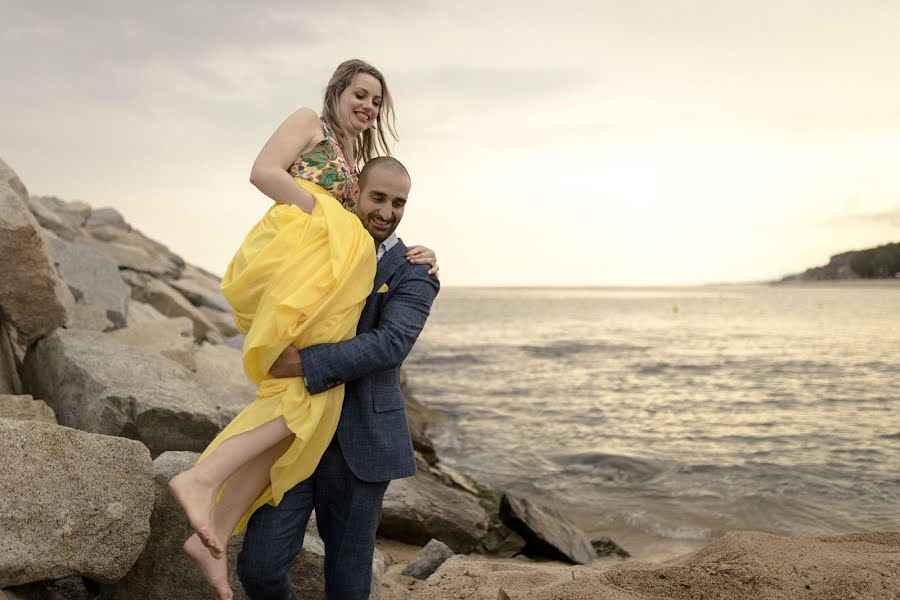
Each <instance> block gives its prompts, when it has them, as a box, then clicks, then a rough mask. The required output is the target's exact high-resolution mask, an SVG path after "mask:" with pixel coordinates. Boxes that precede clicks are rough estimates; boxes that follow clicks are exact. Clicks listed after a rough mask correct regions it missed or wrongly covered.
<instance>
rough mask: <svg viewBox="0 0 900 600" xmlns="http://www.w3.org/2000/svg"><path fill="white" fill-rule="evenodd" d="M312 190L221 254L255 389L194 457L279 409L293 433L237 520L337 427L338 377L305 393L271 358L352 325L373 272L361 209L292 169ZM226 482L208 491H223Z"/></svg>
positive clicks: (273, 498) (302, 473)
mask: <svg viewBox="0 0 900 600" xmlns="http://www.w3.org/2000/svg"><path fill="white" fill-rule="evenodd" d="M295 181H296V182H297V184H298V185H301V186H302V187H304V188H305V189H306V190H308V191H309V192H310V193H312V194H313V195H314V196H315V198H316V206H315V208H314V209H313V211H312V213H311V214H308V213H305V212H303V211H302V210H300V209H299V208H297V207H296V206H291V205H284V204H276V205H274V206H272V207H271V208H270V209H269V210H268V211H267V212H266V214H265V216H264V217H263V218H262V220H261V221H260V222H259V223H257V224H256V225H255V226H254V227H253V229H251V230H250V233H249V234H247V237H246V238H245V239H244V242H243V244H242V245H241V247H240V249H239V250H238V252H237V254H235V256H234V258H233V259H232V261H231V264H229V266H228V269H227V271H226V273H225V277H224V278H223V280H222V293H223V294H224V295H225V298H226V299H227V300H228V302H229V303H230V304H231V306H232V308H233V310H234V316H235V323H236V324H237V326H238V328H239V329H240V330H241V332H243V333H244V334H245V336H246V338H245V340H244V353H243V363H244V371H245V372H246V374H247V377H249V378H250V380H252V381H253V382H254V383H256V384H257V386H258V387H257V393H256V398H255V399H254V400H253V401H252V402H250V404H249V405H248V406H247V407H246V408H245V409H244V410H242V411H241V412H240V413H239V414H238V415H237V416H236V417H235V418H234V419H233V420H232V421H231V422H230V423H229V424H228V425H227V426H226V427H225V429H223V430H222V431H221V432H220V433H219V434H218V435H217V436H216V438H215V439H214V440H213V441H212V442H210V444H209V446H208V447H207V448H206V450H204V451H203V453H202V454H201V455H200V458H199V459H198V460H197V463H198V464H199V463H200V462H202V461H203V460H204V459H205V458H206V457H207V456H209V454H210V453H211V452H213V451H214V450H215V449H216V448H217V447H218V446H219V444H221V443H222V442H223V441H225V440H226V439H228V438H231V437H234V436H235V435H238V434H240V433H244V432H246V431H250V430H251V429H254V428H255V427H258V426H259V425H262V424H264V423H267V422H269V421H271V420H273V419H276V418H278V417H279V416H284V419H285V421H286V422H287V425H288V427H289V428H290V430H291V431H292V432H293V433H294V434H295V436H296V437H295V440H294V442H293V443H292V444H291V446H290V448H289V449H288V450H287V451H286V452H285V453H284V454H283V455H282V456H281V457H280V458H279V459H278V460H277V461H276V462H275V464H274V465H273V466H272V468H271V470H270V472H269V474H270V478H271V483H270V485H268V486H267V487H266V489H265V490H264V491H263V492H262V494H261V495H260V496H259V497H258V498H257V499H256V500H255V501H254V502H253V503H252V504H251V505H250V507H249V508H248V509H247V511H246V512H245V513H244V515H243V516H242V517H241V519H240V520H239V521H238V523H237V525H236V526H235V528H234V530H233V532H232V535H237V534H238V533H240V532H241V531H243V530H244V528H245V527H246V526H247V521H248V520H249V518H250V515H252V514H253V512H254V511H255V510H256V509H257V508H259V507H260V506H262V505H263V504H266V503H269V504H272V505H275V506H277V505H278V504H279V503H280V502H281V499H282V497H283V496H284V493H285V492H286V491H287V490H289V489H291V488H292V487H294V486H295V485H296V484H298V483H299V482H301V481H303V480H304V479H307V478H308V477H309V476H310V475H312V473H313V471H314V470H315V468H316V466H317V465H318V464H319V460H320V459H321V457H322V454H323V453H324V452H325V449H326V448H327V447H328V444H329V443H330V442H331V439H332V437H333V436H334V432H335V430H336V429H337V424H338V420H339V418H340V415H341V406H342V404H343V399H344V386H343V385H340V386H336V387H334V388H332V389H330V390H327V391H325V392H322V393H320V394H316V395H310V394H309V392H308V390H307V389H306V386H305V385H304V384H303V380H302V378H301V377H291V378H282V379H276V378H273V377H272V376H271V375H269V368H270V367H271V366H272V363H274V362H275V359H276V358H278V356H279V355H280V354H281V352H282V351H283V350H284V349H285V348H287V347H288V346H289V345H293V346H294V347H296V348H305V347H308V346H312V345H315V344H322V343H329V342H338V341H342V340H346V339H349V338H351V337H353V336H354V335H356V326H357V322H358V321H359V317H360V314H361V313H362V309H363V305H364V304H365V301H366V298H367V297H368V296H369V294H370V293H371V291H372V283H373V281H374V279H375V244H374V243H373V241H372V237H371V236H370V235H369V233H368V232H367V231H366V230H365V229H364V228H363V226H362V224H361V223H360V221H359V219H358V218H357V217H356V215H354V214H353V213H351V212H349V211H348V210H346V209H345V208H344V207H343V206H342V205H341V203H340V202H339V201H338V200H337V199H335V197H334V196H333V195H332V194H331V193H329V192H328V191H327V190H325V189H324V188H322V187H320V186H318V185H316V184H315V183H312V182H310V181H306V180H304V179H301V178H299V177H295ZM226 485H228V484H227V482H226V484H225V485H223V486H222V487H221V488H220V489H219V492H218V494H217V496H216V502H218V501H219V499H220V498H221V495H222V492H223V491H224V489H225V486H226Z"/></svg>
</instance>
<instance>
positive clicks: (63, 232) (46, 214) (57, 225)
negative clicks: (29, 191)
mask: <svg viewBox="0 0 900 600" xmlns="http://www.w3.org/2000/svg"><path fill="white" fill-rule="evenodd" d="M28 208H29V209H30V210H31V214H33V215H34V218H35V219H37V222H38V224H40V226H41V227H43V228H44V229H47V230H49V231H52V232H53V233H54V234H56V235H57V236H58V237H60V238H62V239H64V240H68V241H72V240H74V239H75V238H77V237H78V236H80V235H81V228H80V227H78V226H77V225H75V224H74V223H72V222H71V221H69V220H68V219H66V218H64V217H62V216H60V215H58V214H56V212H55V211H53V210H51V209H50V208H48V207H47V206H46V204H45V203H43V202H40V201H36V200H35V197H34V196H32V197H31V198H29V201H28Z"/></svg>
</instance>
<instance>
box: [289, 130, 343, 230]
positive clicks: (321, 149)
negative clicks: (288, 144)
mask: <svg viewBox="0 0 900 600" xmlns="http://www.w3.org/2000/svg"><path fill="white" fill-rule="evenodd" d="M322 129H323V130H324V131H325V139H324V140H322V141H321V142H319V143H318V144H316V146H315V148H313V149H312V150H310V151H309V152H307V153H306V154H301V155H300V156H298V157H297V160H296V161H294V164H292V165H291V168H290V173H291V175H292V176H294V177H299V178H301V179H305V180H307V181H311V182H313V183H315V184H317V185H319V186H321V187H323V188H325V189H326V190H328V191H329V192H331V195H332V196H334V197H335V198H337V200H338V201H339V202H340V203H341V204H342V205H343V206H344V208H346V209H347V210H349V211H350V212H352V213H355V212H356V203H355V202H354V201H353V197H352V196H351V195H350V187H351V186H352V185H353V182H354V181H356V177H357V173H356V171H354V170H353V169H351V168H350V164H349V163H348V162H347V159H346V158H345V157H344V152H343V150H341V146H340V144H338V141H337V138H336V137H335V136H334V134H333V133H332V132H331V129H329V127H328V125H326V124H325V122H324V121H322Z"/></svg>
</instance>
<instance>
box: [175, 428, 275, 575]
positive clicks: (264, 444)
mask: <svg viewBox="0 0 900 600" xmlns="http://www.w3.org/2000/svg"><path fill="white" fill-rule="evenodd" d="M289 435H290V436H292V439H293V434H292V432H291V430H290V429H288V426H287V424H286V423H285V421H284V417H277V418H276V419H273V420H271V421H269V422H268V423H264V424H263V425H260V426H258V427H255V428H254V429H251V430H250V431H245V432H244V433H240V434H238V435H236V436H234V437H232V438H228V439H227V440H225V441H224V442H222V443H221V444H219V446H218V447H217V448H216V449H215V450H214V451H213V452H212V453H211V454H209V456H207V457H206V458H205V459H203V462H201V463H200V464H197V465H194V466H193V467H192V468H190V469H188V470H187V471H184V472H183V473H179V474H178V475H176V476H175V477H173V478H172V479H171V480H170V481H169V490H170V491H171V492H172V495H173V496H174V497H175V499H176V500H178V502H179V504H181V508H182V509H183V510H184V512H185V514H187V517H188V522H190V524H191V528H192V529H193V530H194V531H196V532H197V535H198V536H199V538H200V540H201V541H202V542H203V544H204V545H205V546H206V547H208V548H209V550H210V552H211V553H212V555H213V556H214V557H216V558H219V557H221V556H222V555H223V554H224V552H225V546H224V544H223V543H222V542H221V541H220V540H221V538H219V537H217V535H216V534H215V532H214V529H215V525H214V523H215V521H214V515H213V509H214V508H215V499H216V493H217V492H218V491H219V487H220V486H221V485H222V484H223V483H225V481H226V480H227V479H228V478H229V477H231V476H232V475H233V474H234V473H235V472H236V471H237V470H238V469H240V468H241V467H242V466H244V464H246V463H247V462H249V461H251V460H252V459H254V458H256V457H257V456H259V455H260V454H262V453H264V452H265V451H266V450H269V449H270V448H272V446H274V445H275V444H277V443H278V442H281V441H282V440H284V438H285V437H287V436H289ZM276 458H277V457H276ZM273 462H274V461H273ZM265 475H266V478H267V479H268V476H269V474H268V470H266V471H265ZM258 495H259V493H258V492H257V496H258ZM255 498H256V496H254V499H255ZM251 502H252V500H251ZM247 505H249V503H248V504H247ZM246 508H247V507H246V506H245V507H244V509H245V510H246ZM229 533H230V532H229ZM225 539H226V540H227V539H228V537H227V536H226V537H225Z"/></svg>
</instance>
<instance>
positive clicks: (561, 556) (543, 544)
mask: <svg viewBox="0 0 900 600" xmlns="http://www.w3.org/2000/svg"><path fill="white" fill-rule="evenodd" d="M500 520H501V521H503V523H504V524H505V525H506V526H507V527H509V528H510V529H512V530H513V531H515V532H516V533H518V534H519V535H521V536H522V537H523V538H524V539H525V541H526V542H527V544H528V546H527V548H526V550H527V551H529V552H535V553H538V554H541V555H544V556H547V557H548V558H553V559H556V560H565V561H569V562H573V563H576V564H583V565H586V564H589V563H590V562H591V561H592V560H594V558H595V557H596V556H597V555H596V552H595V551H594V548H593V546H591V542H590V540H588V538H587V536H586V535H585V534H584V532H583V531H582V530H581V529H579V528H578V526H576V525H575V524H573V523H571V522H570V521H569V520H568V519H566V518H565V517H563V516H562V515H561V514H559V513H558V512H556V511H555V510H554V509H552V508H550V507H547V506H542V505H540V504H538V503H536V502H534V501H533V500H528V499H526V498H517V497H515V496H511V495H509V494H504V496H503V499H502V500H501V501H500Z"/></svg>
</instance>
